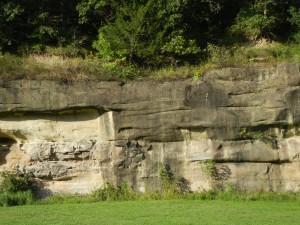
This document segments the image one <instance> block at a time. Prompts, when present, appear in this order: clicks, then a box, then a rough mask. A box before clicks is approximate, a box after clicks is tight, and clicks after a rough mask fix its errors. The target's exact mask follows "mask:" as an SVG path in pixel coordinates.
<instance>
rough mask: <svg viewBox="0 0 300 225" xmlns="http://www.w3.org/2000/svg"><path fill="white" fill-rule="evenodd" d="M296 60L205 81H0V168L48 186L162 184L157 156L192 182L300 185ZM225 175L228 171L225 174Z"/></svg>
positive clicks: (263, 187)
mask: <svg viewBox="0 0 300 225" xmlns="http://www.w3.org/2000/svg"><path fill="white" fill-rule="evenodd" d="M299 84H300V73H299V65H297V64H287V65H281V66H277V67H271V68H225V69H221V70H214V71H210V72H208V73H206V74H205V76H204V77H203V79H202V80H198V81H195V80H185V81H172V82H154V81H145V82H128V83H121V82H99V83H90V82H86V83H82V84H72V85H70V84H69V85H67V84H63V83H58V82H52V81H26V80H22V81H11V82H5V83H4V82H3V83H0V170H18V171H20V172H30V173H33V174H34V175H35V176H36V177H37V178H40V179H42V180H43V182H44V185H45V189H48V191H50V192H72V193H87V192H90V191H91V190H93V189H94V188H97V187H100V186H102V185H103V184H104V183H105V182H111V183H113V184H115V185H120V184H121V183H122V182H124V181H125V182H127V183H128V184H129V185H131V186H133V187H134V188H136V189H138V190H140V191H147V190H156V189H159V188H160V179H159V175H158V174H159V164H160V163H164V164H166V165H169V166H170V168H171V170H172V173H173V174H174V175H176V176H178V177H184V178H185V179H187V180H188V181H189V182H190V184H191V189H192V190H194V191H197V190H208V189H210V188H213V187H212V186H213V183H214V182H212V180H211V179H212V177H210V176H209V175H208V174H207V173H205V171H204V170H203V167H202V166H201V164H202V165H203V163H206V162H207V160H213V161H214V162H215V169H216V171H217V172H218V173H217V175H218V174H221V175H222V176H223V177H222V176H217V178H216V182H217V183H218V185H221V186H223V187H224V186H226V185H233V186H234V187H235V188H237V189H242V190H249V191H257V190H258V191H283V192H285V191H299V189H300V137H299V135H300V130H299V124H300V86H299ZM224 174H225V175H224Z"/></svg>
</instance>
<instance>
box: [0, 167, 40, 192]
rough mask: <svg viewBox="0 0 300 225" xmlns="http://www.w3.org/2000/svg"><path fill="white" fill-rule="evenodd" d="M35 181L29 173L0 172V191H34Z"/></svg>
mask: <svg viewBox="0 0 300 225" xmlns="http://www.w3.org/2000/svg"><path fill="white" fill-rule="evenodd" d="M36 188H37V183H36V181H35V179H34V178H33V177H32V175H30V174H22V175H16V174H13V173H9V172H3V173H1V183H0V193H3V194H13V193H17V192H26V191H30V192H32V193H34V192H35V190H36Z"/></svg>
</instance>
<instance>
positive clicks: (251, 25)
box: [232, 0, 276, 40]
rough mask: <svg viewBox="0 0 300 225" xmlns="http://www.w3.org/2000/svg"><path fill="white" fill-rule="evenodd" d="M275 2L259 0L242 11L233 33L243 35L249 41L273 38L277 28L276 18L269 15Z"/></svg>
mask: <svg viewBox="0 0 300 225" xmlns="http://www.w3.org/2000/svg"><path fill="white" fill-rule="evenodd" d="M271 3H273V0H257V1H254V2H252V3H250V4H249V5H248V6H247V7H246V8H245V9H243V10H241V11H240V12H239V14H238V15H237V17H236V23H235V24H234V25H233V26H232V31H233V32H236V33H240V34H243V35H244V36H245V37H246V38H247V39H249V40H258V39H260V38H271V35H272V34H271V32H272V29H273V28H274V26H276V17H275V16H274V15H272V14H270V13H269V7H270V4H271Z"/></svg>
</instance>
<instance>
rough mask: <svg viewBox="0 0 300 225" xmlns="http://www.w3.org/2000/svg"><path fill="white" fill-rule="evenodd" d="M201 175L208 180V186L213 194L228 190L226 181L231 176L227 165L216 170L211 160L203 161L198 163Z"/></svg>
mask: <svg viewBox="0 0 300 225" xmlns="http://www.w3.org/2000/svg"><path fill="white" fill-rule="evenodd" d="M200 167H201V170H202V171H203V173H204V174H205V175H206V176H207V177H208V178H209V182H210V186H211V188H212V191H213V192H223V191H224V190H227V188H228V185H229V183H228V180H229V179H230V176H231V170H230V168H229V167H228V166H227V165H222V166H220V167H218V168H217V166H216V165H215V162H214V161H213V160H203V161H201V162H200Z"/></svg>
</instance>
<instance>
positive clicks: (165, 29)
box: [93, 0, 199, 65]
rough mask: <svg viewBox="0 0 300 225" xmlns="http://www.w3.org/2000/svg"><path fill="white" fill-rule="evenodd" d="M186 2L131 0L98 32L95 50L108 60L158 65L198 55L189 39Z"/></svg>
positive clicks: (193, 43) (182, 0)
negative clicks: (185, 14) (183, 21)
mask: <svg viewBox="0 0 300 225" xmlns="http://www.w3.org/2000/svg"><path fill="white" fill-rule="evenodd" d="M186 4H187V2H186V1H185V0H179V1H167V0H161V1H155V0H144V1H132V2H131V3H128V4H124V5H122V7H119V8H118V9H117V12H116V17H115V20H114V21H113V22H110V23H108V24H107V25H105V26H103V27H101V28H100V29H99V36H98V40H97V41H95V42H94V45H93V46H94V47H95V48H96V49H97V50H98V52H99V55H100V56H101V57H102V58H104V59H106V60H119V61H123V62H131V63H139V64H147V65H157V64H162V63H165V62H167V61H168V60H171V61H172V62H176V60H177V59H178V60H179V59H181V58H184V57H185V56H188V55H193V54H196V53H198V52H199V48H198V47H197V46H196V42H195V40H192V39H188V38H187V37H186V33H185V32H184V31H185V27H186V26H185V24H183V23H182V11H183V9H184V7H186Z"/></svg>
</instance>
